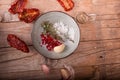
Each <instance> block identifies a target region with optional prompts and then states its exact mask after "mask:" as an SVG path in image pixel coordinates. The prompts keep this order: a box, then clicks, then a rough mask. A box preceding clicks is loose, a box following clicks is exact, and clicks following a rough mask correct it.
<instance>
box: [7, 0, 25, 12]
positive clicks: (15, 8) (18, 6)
mask: <svg viewBox="0 0 120 80" xmlns="http://www.w3.org/2000/svg"><path fill="white" fill-rule="evenodd" d="M26 4H27V0H15V2H14V3H13V4H12V5H11V7H10V8H9V12H10V13H12V14H16V13H19V12H23V9H24V8H25V5H26Z"/></svg>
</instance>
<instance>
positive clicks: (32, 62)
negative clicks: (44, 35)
mask: <svg viewBox="0 0 120 80" xmlns="http://www.w3.org/2000/svg"><path fill="white" fill-rule="evenodd" d="M13 1H14V0H7V1H6V0H0V16H3V14H4V13H6V12H8V9H9V7H10V5H11V3H12V2H13ZM74 2H75V6H74V8H73V10H71V11H69V12H65V11H64V9H63V8H62V7H61V5H60V4H59V3H58V2H57V1H56V0H51V1H50V0H28V4H27V6H26V7H27V8H38V9H39V10H40V12H41V14H43V13H45V12H48V11H62V12H65V13H68V14H69V15H71V16H72V17H73V18H76V15H77V14H78V13H79V12H80V11H85V12H86V13H88V14H96V21H91V22H87V23H86V24H79V23H78V25H79V29H80V31H81V38H80V43H79V45H78V48H77V49H76V50H75V51H74V52H73V54H72V55H70V56H68V57H66V58H64V59H60V60H58V64H57V65H55V66H54V67H52V68H51V74H49V75H45V74H44V73H43V72H42V70H41V64H42V63H43V62H44V61H43V56H42V55H40V53H38V52H37V51H36V50H35V49H34V47H33V44H32V40H31V31H32V28H33V27H34V26H33V24H34V22H33V23H30V24H27V23H24V22H21V21H20V22H10V23H1V22H0V80H9V79H12V80H19V79H20V80H51V79H54V80H60V79H61V74H60V68H63V65H64V64H67V65H71V66H72V67H73V68H74V70H75V80H120V34H119V33H120V30H119V29H120V9H119V8H120V0H74ZM43 4H44V5H43ZM46 4H47V5H46ZM10 33H12V34H16V35H17V36H18V37H20V38H21V39H22V40H24V41H25V42H26V43H27V45H28V46H29V49H30V53H28V54H26V53H23V52H21V51H18V50H16V49H15V48H12V47H10V46H9V45H8V43H7V40H6V38H7V35H8V34H10ZM53 61H54V60H53ZM53 63H54V62H53Z"/></svg>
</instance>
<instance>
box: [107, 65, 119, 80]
mask: <svg viewBox="0 0 120 80" xmlns="http://www.w3.org/2000/svg"><path fill="white" fill-rule="evenodd" d="M106 72H107V77H106V78H107V80H120V64H111V65H107V66H106Z"/></svg>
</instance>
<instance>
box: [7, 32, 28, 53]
mask: <svg viewBox="0 0 120 80" xmlns="http://www.w3.org/2000/svg"><path fill="white" fill-rule="evenodd" d="M7 41H8V43H9V45H10V46H11V47H14V48H16V49H18V50H21V51H23V52H26V53H28V52H29V49H28V47H27V45H26V43H25V42H24V41H22V40H21V39H19V38H18V37H17V36H16V35H14V34H8V36H7Z"/></svg>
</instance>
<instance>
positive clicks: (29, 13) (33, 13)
mask: <svg viewBox="0 0 120 80" xmlns="http://www.w3.org/2000/svg"><path fill="white" fill-rule="evenodd" d="M39 15H40V12H39V10H38V9H36V8H31V9H23V12H21V13H19V15H18V17H19V19H20V20H21V21H24V22H26V23H31V22H32V21H33V20H35V19H36V18H37V17H38V16H39Z"/></svg>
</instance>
